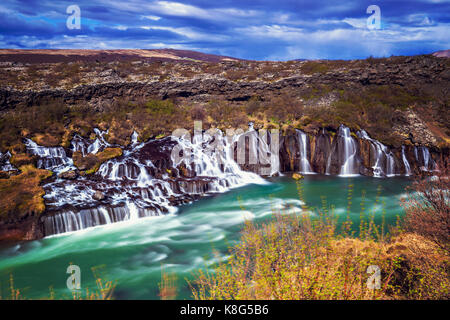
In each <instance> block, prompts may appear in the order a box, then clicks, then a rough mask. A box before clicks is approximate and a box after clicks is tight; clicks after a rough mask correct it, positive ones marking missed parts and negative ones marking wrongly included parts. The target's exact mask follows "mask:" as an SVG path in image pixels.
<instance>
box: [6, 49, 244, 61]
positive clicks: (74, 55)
mask: <svg viewBox="0 0 450 320" xmlns="http://www.w3.org/2000/svg"><path fill="white" fill-rule="evenodd" d="M127 60H129V61H133V60H145V61H151V60H162V61H165V60H166V61H173V60H196V61H205V62H221V61H238V60H241V59H237V58H232V57H227V56H220V55H215V54H207V53H202V52H197V51H190V50H176V49H119V50H90V49H87V50H85V49H32V50H24V49H0V62H18V63H57V62H66V63H67V62H76V61H83V62H89V61H91V62H111V61H127Z"/></svg>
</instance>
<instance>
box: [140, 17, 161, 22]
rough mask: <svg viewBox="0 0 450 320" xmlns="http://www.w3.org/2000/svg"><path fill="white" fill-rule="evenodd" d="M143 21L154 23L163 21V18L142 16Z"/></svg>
mask: <svg viewBox="0 0 450 320" xmlns="http://www.w3.org/2000/svg"><path fill="white" fill-rule="evenodd" d="M141 19H148V20H153V21H159V20H161V17H158V16H142V17H141Z"/></svg>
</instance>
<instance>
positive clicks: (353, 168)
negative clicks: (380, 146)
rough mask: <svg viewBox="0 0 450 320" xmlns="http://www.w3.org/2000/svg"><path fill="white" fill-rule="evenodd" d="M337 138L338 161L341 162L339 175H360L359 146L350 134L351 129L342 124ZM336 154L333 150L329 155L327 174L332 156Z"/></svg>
mask: <svg viewBox="0 0 450 320" xmlns="http://www.w3.org/2000/svg"><path fill="white" fill-rule="evenodd" d="M335 139H336V141H335V148H337V156H338V161H339V164H341V165H340V170H339V175H340V176H343V177H346V176H354V175H359V168H358V165H359V164H358V161H357V159H356V156H357V151H358V148H357V145H356V141H355V139H354V138H353V137H352V136H351V134H350V129H349V128H348V127H346V126H344V125H340V126H339V130H338V133H337V135H336V138H335ZM335 156H336V155H334V154H333V152H332V153H331V154H330V156H329V157H328V161H327V170H326V173H327V174H330V170H331V161H332V157H335Z"/></svg>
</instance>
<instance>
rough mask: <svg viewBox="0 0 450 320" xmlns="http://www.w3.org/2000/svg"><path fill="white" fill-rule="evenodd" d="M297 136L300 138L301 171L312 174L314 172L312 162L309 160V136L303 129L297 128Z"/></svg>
mask: <svg viewBox="0 0 450 320" xmlns="http://www.w3.org/2000/svg"><path fill="white" fill-rule="evenodd" d="M296 131H297V136H298V140H299V144H300V145H299V148H300V172H301V173H304V174H312V173H314V172H313V170H312V169H311V164H310V163H309V160H308V147H309V138H308V135H307V134H306V133H304V132H303V131H301V130H296Z"/></svg>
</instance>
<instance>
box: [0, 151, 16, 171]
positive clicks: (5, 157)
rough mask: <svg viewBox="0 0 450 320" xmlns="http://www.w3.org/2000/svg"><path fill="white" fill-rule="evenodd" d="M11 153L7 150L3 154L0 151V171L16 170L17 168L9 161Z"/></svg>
mask: <svg viewBox="0 0 450 320" xmlns="http://www.w3.org/2000/svg"><path fill="white" fill-rule="evenodd" d="M10 158H11V153H10V152H9V151H8V152H6V153H5V154H3V153H2V152H0V171H16V170H17V169H16V168H15V167H14V166H13V165H12V164H11V163H10V162H9V159H10Z"/></svg>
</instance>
